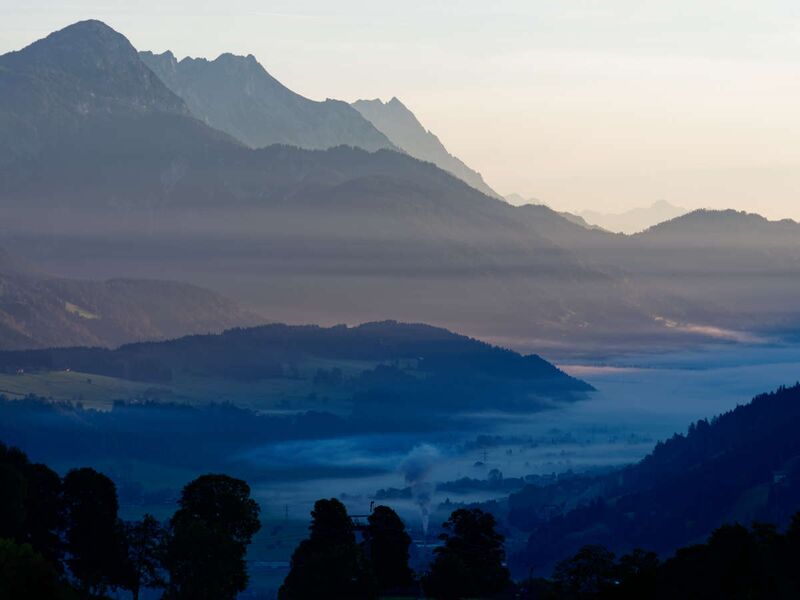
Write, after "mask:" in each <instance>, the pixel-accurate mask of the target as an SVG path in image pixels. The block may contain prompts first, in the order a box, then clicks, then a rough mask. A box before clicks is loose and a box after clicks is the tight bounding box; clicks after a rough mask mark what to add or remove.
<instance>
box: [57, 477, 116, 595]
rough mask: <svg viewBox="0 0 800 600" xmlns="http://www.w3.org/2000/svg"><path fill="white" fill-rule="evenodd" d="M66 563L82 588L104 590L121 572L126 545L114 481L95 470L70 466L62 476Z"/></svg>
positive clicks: (88, 590) (84, 590) (89, 590)
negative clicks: (70, 469) (63, 476)
mask: <svg viewBox="0 0 800 600" xmlns="http://www.w3.org/2000/svg"><path fill="white" fill-rule="evenodd" d="M64 504H65V507H66V519H67V531H66V541H67V552H68V553H69V558H68V559H67V564H68V565H69V568H70V571H71V572H72V575H73V576H74V577H75V579H76V580H77V581H78V583H79V586H80V588H81V590H82V591H83V592H84V593H85V594H88V593H90V592H94V593H98V592H103V591H104V590H106V589H107V588H109V587H115V586H116V585H117V584H118V583H119V581H120V579H121V577H122V575H123V569H124V563H125V555H124V552H125V548H124V540H123V537H122V530H121V523H120V521H119V519H118V517H117V511H118V504H117V489H116V486H115V485H114V482H113V481H111V480H110V479H109V478H108V477H106V476H105V475H103V474H101V473H98V472H97V471H95V470H94V469H90V468H82V469H73V470H72V471H70V472H69V473H67V475H66V477H65V478H64Z"/></svg>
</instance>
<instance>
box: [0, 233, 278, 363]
mask: <svg viewBox="0 0 800 600" xmlns="http://www.w3.org/2000/svg"><path fill="white" fill-rule="evenodd" d="M261 321H263V319H261V318H260V317H258V316H257V315H255V314H253V313H251V312H249V311H246V310H244V309H242V308H241V307H239V306H238V305H237V304H236V303H234V302H233V301H231V300H228V299H227V298H223V297H221V296H218V295H216V294H214V293H212V292H210V291H208V290H205V289H202V288H198V287H197V286H193V285H188V284H184V283H175V282H169V281H155V280H137V279H114V280H109V281H80V280H74V279H64V278H58V277H53V276H51V275H49V274H47V273H44V272H43V271H42V270H40V269H38V268H37V267H35V266H33V265H30V264H28V263H27V262H26V261H23V260H21V259H19V258H17V257H15V256H14V255H12V254H9V253H8V252H6V251H4V250H2V249H0V349H2V350H15V349H23V348H42V347H50V346H74V345H78V344H83V345H97V346H116V345H119V344H123V343H127V342H132V341H139V340H151V339H164V338H172V337H176V336H180V335H186V334H188V333H198V332H209V331H216V332H219V331H222V330H224V329H228V328H230V327H233V326H242V325H253V324H256V323H259V322H261Z"/></svg>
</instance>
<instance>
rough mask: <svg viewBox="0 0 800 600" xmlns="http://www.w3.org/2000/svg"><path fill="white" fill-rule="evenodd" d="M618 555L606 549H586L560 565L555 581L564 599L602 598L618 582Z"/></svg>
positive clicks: (554, 577) (589, 547) (598, 547)
mask: <svg viewBox="0 0 800 600" xmlns="http://www.w3.org/2000/svg"><path fill="white" fill-rule="evenodd" d="M614 569H615V565H614V553H613V552H609V551H608V550H606V549H605V548H603V547H602V546H584V547H583V548H581V549H580V550H579V551H578V553H577V554H576V555H575V556H573V557H572V558H569V559H567V560H563V561H561V562H560V563H558V564H557V565H556V568H555V570H554V571H553V581H554V582H555V584H556V588H557V589H558V591H559V592H560V593H561V594H562V595H563V596H562V597H564V598H599V597H601V596H602V594H603V593H605V592H606V591H607V590H608V589H609V588H610V587H611V586H612V585H613V583H614V576H615V573H614Z"/></svg>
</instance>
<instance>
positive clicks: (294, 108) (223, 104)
mask: <svg viewBox="0 0 800 600" xmlns="http://www.w3.org/2000/svg"><path fill="white" fill-rule="evenodd" d="M139 55H140V57H141V59H142V61H143V62H144V64H145V65H147V66H148V67H149V68H150V69H151V70H152V71H153V72H154V73H155V74H156V75H157V76H158V77H159V79H161V81H163V82H164V84H165V85H166V86H167V87H168V88H169V89H170V90H171V91H173V92H174V93H175V94H176V95H177V96H179V97H180V98H182V99H183V100H184V102H186V106H187V107H188V108H189V110H190V111H191V113H192V114H193V115H194V116H195V117H197V118H198V119H200V120H201V121H203V122H204V123H206V124H208V125H210V126H211V127H214V128H215V129H219V130H221V131H224V132H226V133H228V134H230V135H231V136H233V137H234V138H236V139H237V140H240V141H242V142H244V143H245V144H247V145H248V146H250V147H251V148H262V147H264V146H271V145H273V144H287V145H290V146H297V147H299V148H307V149H311V150H324V149H327V148H333V147H335V146H341V145H346V146H354V147H357V148H364V149H365V150H370V151H374V150H379V149H381V148H389V149H395V146H394V144H392V142H391V141H389V139H387V137H386V136H385V135H384V134H383V133H381V132H380V131H379V130H378V129H376V128H375V127H374V126H373V125H372V124H371V123H370V122H369V121H367V120H365V119H364V118H362V117H361V115H360V114H359V113H358V111H356V110H354V109H353V108H352V107H350V106H349V105H348V104H347V103H346V102H341V101H338V100H330V99H329V100H325V101H324V102H315V101H313V100H309V99H308V98H304V97H303V96H301V95H299V94H296V93H295V92H293V91H291V90H290V89H289V88H287V87H285V86H284V85H283V84H281V83H280V82H279V81H278V80H277V79H275V78H274V77H272V76H271V75H270V74H269V73H268V72H267V71H266V70H265V69H264V67H262V66H261V65H260V64H259V63H258V61H256V59H255V57H254V56H252V55H249V56H235V55H233V54H222V55H221V56H219V57H218V58H216V59H215V60H206V59H204V58H184V59H183V60H181V61H178V60H177V59H176V58H175V56H174V55H173V54H172V52H169V51H167V52H164V53H163V54H153V53H152V52H141V53H140V54H139Z"/></svg>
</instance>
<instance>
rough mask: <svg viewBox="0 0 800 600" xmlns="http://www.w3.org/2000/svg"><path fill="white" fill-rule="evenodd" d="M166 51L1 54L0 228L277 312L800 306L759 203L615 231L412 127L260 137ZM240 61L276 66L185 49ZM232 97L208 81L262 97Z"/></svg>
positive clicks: (714, 319)
mask: <svg viewBox="0 0 800 600" xmlns="http://www.w3.org/2000/svg"><path fill="white" fill-rule="evenodd" d="M143 56H144V58H145V60H143V59H142V58H143ZM156 59H157V57H155V56H151V55H146V54H145V55H142V54H140V53H139V52H137V50H136V49H135V48H133V46H132V45H131V44H130V43H129V42H128V41H127V40H126V39H125V38H124V36H122V35H121V34H119V33H117V32H115V31H113V30H112V29H110V28H108V27H107V26H105V25H104V24H102V23H100V22H97V21H89V22H82V23H78V24H75V25H72V26H70V27H67V28H66V29H64V30H61V31H59V32H56V33H54V34H52V35H50V36H49V37H47V38H45V39H44V40H40V41H38V42H35V43H34V44H32V45H31V46H29V47H27V48H25V49H23V50H21V51H19V52H14V53H10V54H6V55H4V56H2V57H0V92H2V93H0V131H2V135H0V140H3V141H4V142H6V143H2V142H0V194H2V196H0V217H2V223H3V230H2V236H3V238H4V239H5V240H6V241H5V244H6V246H8V247H13V248H14V249H15V251H17V252H19V253H21V254H22V255H24V256H27V257H30V258H31V259H34V260H36V261H37V262H39V263H40V264H42V265H43V266H44V267H45V268H47V269H48V270H50V271H53V272H58V273H61V274H64V275H65V276H69V277H75V278H84V279H98V278H101V279H105V278H117V277H120V276H125V277H136V278H158V279H180V280H182V281H191V282H193V283H196V284H198V285H202V286H204V287H207V288H210V289H214V290H218V291H220V292H222V293H224V294H225V295H226V296H230V297H232V298H235V299H237V300H238V301H242V302H245V303H247V304H248V305H251V306H254V307H255V308H256V309H257V310H258V311H259V312H260V313H261V314H264V315H268V316H269V318H270V319H271V320H274V321H285V322H294V323H298V322H303V323H308V322H319V323H322V324H333V323H339V322H349V323H355V322H363V321H365V320H380V319H387V318H391V319H398V320H402V321H412V322H430V323H433V324H436V325H440V326H444V327H447V328H449V329H454V330H458V331H462V332H465V333H468V334H470V335H475V336H480V337H484V338H487V339H493V340H495V341H498V342H502V343H504V344H512V345H514V346H516V347H519V348H533V347H540V348H542V347H549V348H551V349H552V350H553V351H561V350H565V349H566V348H567V347H568V345H567V343H566V342H567V340H569V346H574V347H580V346H581V345H582V344H583V345H587V347H588V346H591V347H593V348H597V347H602V348H604V349H610V348H612V347H618V348H619V347H625V348H629V347H632V346H635V345H636V344H638V343H639V342H640V341H641V342H644V341H647V343H662V342H663V343H665V344H671V343H678V342H680V343H683V342H686V341H690V340H703V339H709V338H714V337H723V338H724V339H737V336H741V335H742V334H741V332H742V331H744V332H750V331H759V332H775V331H782V330H787V329H791V328H794V327H796V326H797V325H798V323H800V309H797V308H795V306H794V303H793V302H791V300H790V299H791V298H794V297H796V294H797V293H800V263H798V261H797V251H796V244H793V243H792V242H791V238H792V233H791V232H793V231H795V230H796V228H797V227H800V226H798V225H797V224H793V223H772V222H767V221H765V220H761V221H758V223H757V226H755V225H754V226H753V227H752V232H751V238H752V240H751V242H749V243H747V244H741V245H738V246H737V244H738V240H739V238H740V234H739V228H738V227H739V226H738V225H735V224H736V223H739V224H741V226H742V227H746V228H750V224H756V221H755V220H754V217H751V216H748V215H743V214H739V213H722V212H720V213H710V212H695V213H692V214H689V215H686V216H684V217H681V218H679V219H677V220H674V221H671V222H670V223H669V224H667V225H669V227H666V226H664V227H657V228H654V229H651V230H649V231H646V232H643V233H641V234H639V235H635V236H619V235H614V234H611V233H608V232H605V231H601V230H597V229H591V228H587V227H586V226H585V225H584V224H581V223H575V222H572V220H569V219H566V218H564V217H563V216H562V215H559V214H558V213H556V212H554V211H552V210H550V209H548V208H547V207H544V206H534V205H526V206H521V207H514V206H511V205H509V204H508V203H506V202H504V201H501V200H498V199H496V198H493V197H490V196H487V195H486V194H484V193H482V192H480V191H479V190H477V189H475V188H474V187H472V186H470V185H467V184H466V183H464V182H463V181H462V180H461V179H459V178H457V177H455V176H454V175H453V174H451V173H450V172H448V171H447V170H443V169H441V168H439V166H437V165H436V164H433V163H432V162H424V161H420V160H418V159H416V158H414V157H413V156H410V154H411V152H410V151H407V152H402V151H400V148H401V147H402V143H400V144H393V145H394V146H396V147H397V149H391V148H382V149H379V150H377V151H375V152H370V151H367V150H364V149H361V148H355V147H346V146H337V147H334V148H329V149H327V150H309V149H303V148H299V147H297V146H288V145H272V146H268V147H265V148H255V149H254V148H252V147H251V146H252V145H254V144H252V143H245V142H243V141H241V140H239V139H237V136H236V135H232V134H231V131H223V130H222V129H224V128H221V126H220V127H213V126H211V125H210V124H209V122H210V121H211V119H210V118H208V117H201V118H198V115H196V114H195V113H194V110H193V109H192V105H191V103H189V102H188V101H186V100H185V98H183V97H181V96H180V95H178V94H176V93H174V90H170V89H169V88H168V86H167V85H165V84H164V83H163V82H162V80H161V79H160V77H159V76H157V75H156V74H155V73H154V72H153V71H152V70H151V68H150V67H148V65H147V64H146V61H148V60H149V61H151V62H152V61H156ZM158 60H159V61H162V62H169V63H170V64H172V61H173V60H174V59H170V57H169V56H166V58H165V57H164V55H162V57H161V58H160V59H158ZM184 62H185V61H181V63H184ZM228 62H230V63H231V64H235V65H238V66H236V67H230V71H232V72H235V73H238V72H239V67H240V66H242V68H243V70H245V71H246V72H248V73H250V72H252V73H257V74H258V73H260V75H258V77H260V78H262V79H263V78H265V77H266V78H268V77H269V76H268V75H267V74H266V72H265V71H263V69H261V68H260V66H258V65H257V63H255V61H254V60H252V59H241V58H236V57H233V58H224V59H222V60H220V59H218V60H217V61H213V63H215V64H214V66H213V68H212V67H211V64H212V63H207V62H201V63H200V64H199V65H197V64H195V62H193V61H191V60H190V61H189V62H187V63H186V67H187V69H188V68H189V67H191V66H192V65H194V66H197V67H198V70H199V71H206V70H208V72H209V73H217V72H218V70H220V71H221V72H222V75H224V76H226V77H227V76H231V77H232V76H233V75H231V74H230V73H227V70H226V69H222V67H224V66H225V65H227V64H228ZM181 63H177V64H181ZM244 63H246V64H247V65H248V66H247V68H246V69H244V67H243V64H244ZM222 75H220V77H222ZM209 76H210V75H209ZM165 77H166V76H165ZM272 81H274V80H272ZM275 84H276V85H279V84H277V83H276V82H275ZM193 85H194V84H193ZM204 85H205V84H204ZM194 89H195V90H196V92H197V93H198V95H201V96H202V95H203V94H205V92H203V90H204V89H206V88H204V87H202V86H199V84H198V87H195V88H194ZM237 89H239V88H238V87H237V86H236V85H231V87H230V90H229V91H231V94H233V93H234V91H236V90H237ZM282 93H286V92H282ZM184 94H186V93H185V92H184ZM209 94H210V92H209ZM234 95H235V94H234ZM237 98H238V100H234V99H233V98H232V97H231V98H228V99H227V100H225V99H224V98H222V97H221V96H213V97H211V96H209V98H200V99H198V100H197V102H198V103H200V102H202V103H203V105H204V106H212V105H214V106H216V105H218V104H219V103H222V104H226V103H227V104H230V106H229V107H228V108H230V110H233V108H231V107H232V106H234V105H235V106H244V105H247V106H253V105H254V103H253V98H252V97H248V96H247V95H246V94H244V92H242V93H241V94H239V95H238V96H237ZM236 102H240V104H236ZM298 102H299V101H298ZM391 104H393V103H392V102H390V103H388V105H391ZM397 104H399V102H398V103H397ZM388 105H382V106H383V107H384V109H385V108H386V106H388ZM360 106H361V107H362V108H363V107H364V106H365V105H364V104H363V103H362V104H361V105H360ZM379 108H380V107H379ZM347 109H348V111H349V114H353V113H356V117H357V118H359V119H362V120H364V121H365V122H366V120H365V119H363V117H361V115H360V113H358V111H356V110H355V109H352V107H349V106H348V107H347ZM381 111H383V109H381ZM223 112H224V111H223ZM234 112H235V111H233V112H231V113H224V114H234ZM400 112H401V113H403V114H405V112H404V111H400ZM219 114H222V113H219ZM295 114H296V113H295ZM405 118H409V117H408V114H406V115H405ZM215 119H216V117H215ZM377 120H378V119H377V117H376V121H377ZM367 124H368V125H369V123H367ZM226 127H227V126H226ZM415 127H416V126H415ZM412 129H414V128H412ZM419 129H421V126H420V128H419ZM416 131H417V132H419V130H416ZM10 140H15V142H14V143H8V142H9V141H10ZM406 145H407V146H409V147H411V142H407V143H406ZM415 151H416V150H415ZM775 231H780V232H784V231H785V232H786V233H782V234H781V235H778V236H776V235H774V232H775ZM778 239H782V240H785V243H778ZM731 247H733V249H734V250H735V252H733V253H731V252H728V251H727V249H729V248H731ZM700 275H702V276H700ZM754 281H756V282H757V285H754ZM762 301H763V303H762Z"/></svg>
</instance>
